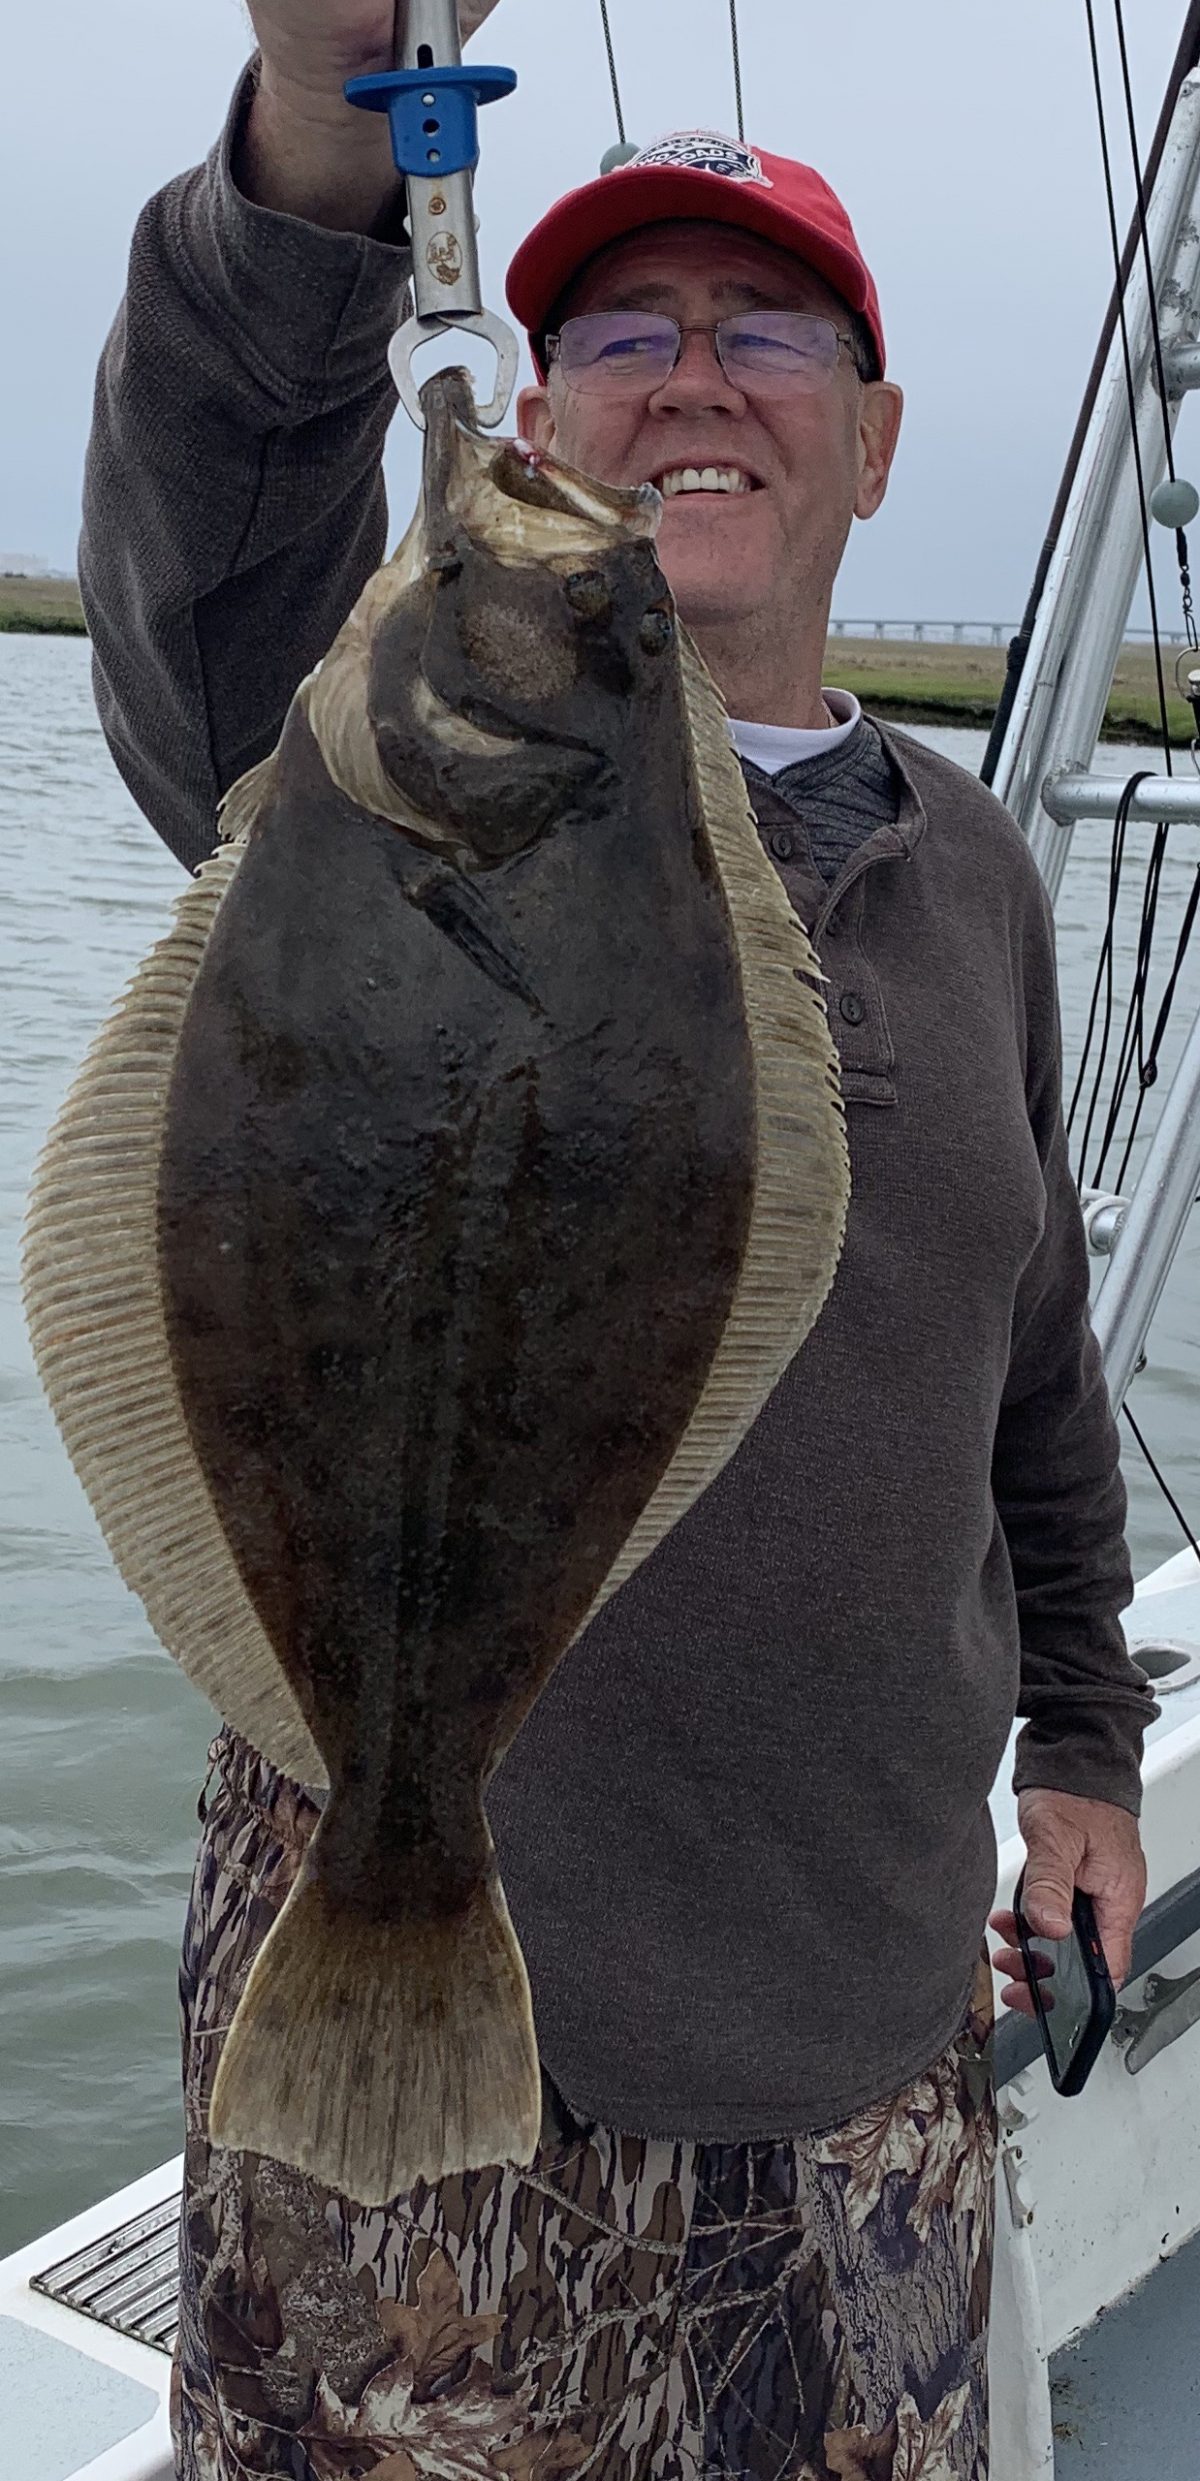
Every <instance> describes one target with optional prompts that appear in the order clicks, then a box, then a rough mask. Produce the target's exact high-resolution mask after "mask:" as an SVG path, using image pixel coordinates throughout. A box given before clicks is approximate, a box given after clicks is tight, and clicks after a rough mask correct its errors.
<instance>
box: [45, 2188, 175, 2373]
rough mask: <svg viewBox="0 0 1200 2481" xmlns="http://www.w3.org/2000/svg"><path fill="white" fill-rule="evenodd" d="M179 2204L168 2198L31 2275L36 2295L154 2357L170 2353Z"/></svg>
mask: <svg viewBox="0 0 1200 2481" xmlns="http://www.w3.org/2000/svg"><path fill="white" fill-rule="evenodd" d="M179 2202H180V2201H179V2197H178V2195H175V2196H173V2197H167V2198H166V2199H165V2200H164V2202H163V2203H162V2204H161V2205H155V2206H151V2208H150V2210H149V2212H148V2213H145V2214H135V2215H134V2217H133V2220H132V2221H131V2222H127V2223H119V2224H118V2226H117V2228H116V2230H115V2231H109V2232H106V2233H105V2235H104V2238H103V2239H102V2240H93V2241H92V2243H91V2245H90V2247H88V2248H81V2249H77V2250H76V2252H75V2255H74V2256H73V2257H64V2258H62V2259H61V2261H60V2263H59V2264H58V2265H56V2266H48V2267H47V2268H46V2271H45V2273H44V2274H34V2275H31V2276H30V2278H29V2279H30V2283H31V2285H32V2288H33V2290H34V2291H40V2292H45V2294H46V2297H47V2299H49V2300H60V2301H62V2303H63V2305H64V2307H65V2308H68V2309H77V2310H78V2311H79V2314H80V2316H81V2317H94V2318H95V2319H96V2322H97V2324H98V2325H101V2326H111V2327H112V2328H113V2330H114V2332H115V2333H117V2334H119V2335H131V2336H132V2337H133V2339H134V2341H135V2342H136V2343H148V2344H149V2345H150V2347H151V2349H152V2350H153V2351H155V2352H170V2351H171V2350H172V2348H173V2346H174V2342H175V2331H176V2327H177V2325H178V2322H179Z"/></svg>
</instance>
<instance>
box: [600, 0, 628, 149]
mask: <svg viewBox="0 0 1200 2481" xmlns="http://www.w3.org/2000/svg"><path fill="white" fill-rule="evenodd" d="M600 23H601V25H602V26H603V28H604V48H605V51H606V52H607V53H608V74H609V76H610V78H611V79H612V93H613V110H614V111H615V113H616V116H617V136H618V138H619V140H620V142H621V145H622V146H624V144H625V115H624V113H623V112H622V110H621V89H620V85H619V84H618V81H617V55H616V53H615V51H614V50H613V39H612V27H611V26H610V25H609V22H608V0H600Z"/></svg>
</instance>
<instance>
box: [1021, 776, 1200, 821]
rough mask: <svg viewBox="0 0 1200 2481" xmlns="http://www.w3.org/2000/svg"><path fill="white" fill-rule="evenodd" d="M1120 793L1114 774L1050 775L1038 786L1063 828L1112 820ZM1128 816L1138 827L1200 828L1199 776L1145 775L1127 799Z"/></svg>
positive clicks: (1116, 777)
mask: <svg viewBox="0 0 1200 2481" xmlns="http://www.w3.org/2000/svg"><path fill="white" fill-rule="evenodd" d="M1130 772H1131V773H1133V772H1135V770H1133V769H1131V770H1130ZM1126 781H1128V778H1127V779H1126ZM1124 790H1125V786H1124V784H1123V783H1122V782H1121V780H1120V777H1119V776H1115V775H1053V776H1051V778H1050V781H1049V783H1048V784H1044V785H1043V786H1042V802H1043V806H1044V808H1045V809H1046V811H1047V813H1048V815H1049V816H1050V817H1051V818H1052V819H1054V820H1056V821H1057V822H1058V824H1059V825H1061V826H1064V827H1065V826H1071V825H1074V824H1075V822H1076V821H1077V820H1079V819H1081V818H1084V819H1095V818H1115V817H1116V815H1117V811H1118V810H1119V808H1120V806H1121V797H1122V794H1123V793H1124ZM1129 817H1130V819H1131V820H1133V821H1136V822H1137V824H1138V825H1139V826H1140V825H1141V824H1142V823H1143V822H1144V821H1146V820H1153V821H1155V822H1157V821H1158V820H1160V819H1161V820H1162V821H1163V822H1164V824H1165V825H1167V826H1171V827H1177V826H1189V825H1200V775H1196V774H1194V773H1192V774H1188V775H1150V776H1147V778H1146V781H1145V783H1144V784H1139V785H1138V788H1137V791H1136V792H1135V793H1134V794H1133V796H1132V798H1131V800H1130V804H1129Z"/></svg>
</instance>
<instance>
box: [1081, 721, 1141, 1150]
mask: <svg viewBox="0 0 1200 2481" xmlns="http://www.w3.org/2000/svg"><path fill="white" fill-rule="evenodd" d="M1151 772H1152V770H1151V769H1150V768H1143V769H1142V771H1141V773H1140V774H1138V775H1132V776H1131V777H1130V779H1129V782H1128V783H1127V784H1126V786H1125V788H1124V791H1123V792H1122V794H1121V798H1120V800H1119V802H1118V804H1117V812H1116V817H1115V818H1114V820H1113V832H1112V846H1111V850H1110V855H1109V865H1108V919H1107V922H1106V924H1105V929H1104V940H1103V944H1102V946H1101V949H1100V956H1099V960H1098V962H1097V965H1096V979H1095V982H1094V984H1093V986H1092V1004H1091V1008H1090V1010H1089V1012H1088V1021H1087V1031H1086V1033H1085V1035H1084V1039H1083V1056H1082V1058H1081V1059H1080V1062H1079V1074H1078V1076H1077V1078H1076V1080H1075V1091H1074V1094H1073V1095H1072V1097H1071V1108H1070V1110H1069V1112H1068V1113H1067V1135H1068V1136H1070V1134H1071V1131H1072V1130H1073V1128H1074V1125H1075V1114H1076V1112H1077V1111H1078V1109H1079V1099H1080V1096H1081V1094H1082V1092H1083V1084H1084V1079H1085V1077H1086V1076H1087V1072H1088V1063H1089V1061H1090V1059H1091V1054H1092V1036H1093V1033H1094V1032H1095V1026H1096V1011H1097V1009H1098V1007H1099V1005H1100V990H1101V985H1102V984H1103V985H1104V987H1105V994H1106V995H1105V1009H1104V1035H1103V1039H1102V1042H1101V1045H1100V1063H1099V1066H1098V1068H1097V1070H1096V1077H1095V1083H1094V1085H1093V1088H1092V1099H1091V1103H1090V1105H1089V1108H1088V1116H1087V1124H1086V1126H1085V1128H1084V1132H1083V1141H1082V1144H1081V1146H1080V1149H1079V1168H1078V1173H1077V1179H1078V1182H1079V1186H1080V1187H1081V1188H1082V1187H1083V1185H1084V1181H1085V1179H1086V1176H1087V1173H1086V1165H1087V1153H1088V1148H1089V1146H1090V1145H1091V1142H1092V1122H1093V1120H1094V1119H1095V1116H1096V1113H1097V1111H1098V1110H1099V1107H1100V1089H1101V1086H1102V1084H1103V1080H1104V1070H1105V1066H1106V1064H1107V1060H1108V1044H1109V1037H1110V1034H1111V1032H1112V1014H1113V945H1114V940H1115V935H1116V924H1117V904H1118V901H1119V898H1120V893H1121V872H1122V868H1123V866H1124V861H1125V835H1126V830H1127V828H1128V825H1129V812H1130V808H1131V805H1132V802H1133V796H1134V794H1135V792H1136V791H1137V788H1138V785H1139V784H1144V783H1145V781H1146V778H1147V776H1148V775H1149V774H1150V773H1151ZM1093 1185H1094V1186H1095V1187H1096V1188H1099V1186H1100V1183H1099V1181H1098V1180H1097V1181H1095V1182H1094V1184H1093Z"/></svg>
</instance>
